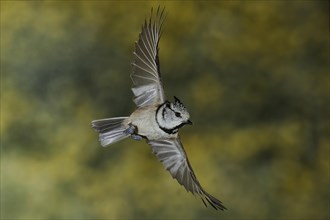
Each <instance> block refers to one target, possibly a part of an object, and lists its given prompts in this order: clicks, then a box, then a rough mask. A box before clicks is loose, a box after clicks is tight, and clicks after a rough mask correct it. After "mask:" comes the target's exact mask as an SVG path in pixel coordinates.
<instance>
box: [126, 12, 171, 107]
mask: <svg viewBox="0 0 330 220" xmlns="http://www.w3.org/2000/svg"><path fill="white" fill-rule="evenodd" d="M165 18H166V16H165V15H164V9H163V10H161V11H160V8H159V7H158V9H157V12H156V15H155V16H154V15H153V13H152V11H151V16H150V20H149V22H148V23H147V20H145V22H144V25H143V26H142V32H141V33H140V34H139V40H138V41H137V42H136V43H135V51H134V52H133V54H134V56H135V59H134V62H133V63H132V65H133V73H132V74H131V79H132V81H133V85H134V86H133V88H132V92H133V94H134V99H133V100H134V102H135V104H136V105H137V106H138V107H143V106H148V105H156V104H161V103H163V102H164V101H165V95H164V90H163V86H162V82H161V79H160V69H159V55H158V52H159V48H158V43H159V39H160V36H161V32H162V25H163V22H164V20H165Z"/></svg>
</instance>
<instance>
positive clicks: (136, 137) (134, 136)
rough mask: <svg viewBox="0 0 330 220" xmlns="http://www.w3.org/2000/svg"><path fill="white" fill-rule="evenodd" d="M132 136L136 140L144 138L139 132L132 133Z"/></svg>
mask: <svg viewBox="0 0 330 220" xmlns="http://www.w3.org/2000/svg"><path fill="white" fill-rule="evenodd" d="M131 138H132V139H133V140H136V141H141V140H142V139H143V137H142V136H140V135H138V134H132V135H131Z"/></svg>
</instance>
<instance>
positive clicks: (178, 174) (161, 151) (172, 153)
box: [148, 138, 226, 210]
mask: <svg viewBox="0 0 330 220" xmlns="http://www.w3.org/2000/svg"><path fill="white" fill-rule="evenodd" d="M148 143H149V144H150V145H151V147H152V151H153V153H154V154H155V155H156V156H157V158H158V159H159V160H160V162H162V163H163V165H164V167H165V169H166V170H168V171H169V172H170V174H171V175H172V177H173V178H175V179H176V180H177V181H178V182H179V183H180V185H183V186H184V187H185V188H186V190H187V191H189V192H191V193H193V194H194V195H195V194H198V195H199V196H200V197H201V199H202V201H203V203H204V205H205V206H206V203H205V200H206V201H207V202H208V203H209V204H210V205H211V206H212V207H213V208H215V209H220V210H224V209H226V208H225V207H224V206H223V205H222V203H221V201H219V200H218V199H217V198H215V197H213V196H212V195H210V194H208V193H207V192H206V191H205V190H204V189H203V188H202V186H201V185H200V183H199V182H198V180H197V178H196V176H195V173H194V171H193V169H192V167H191V165H190V163H189V160H188V158H187V155H186V152H185V150H184V148H183V146H182V144H181V141H180V139H179V138H176V139H164V140H156V141H155V140H152V141H149V142H148Z"/></svg>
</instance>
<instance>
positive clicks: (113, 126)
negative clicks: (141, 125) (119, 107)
mask: <svg viewBox="0 0 330 220" xmlns="http://www.w3.org/2000/svg"><path fill="white" fill-rule="evenodd" d="M127 118H128V117H118V118H106V119H100V120H94V121H92V127H93V128H94V129H95V130H96V131H97V132H99V133H100V135H99V141H100V142H101V145H102V146H103V147H106V146H107V145H109V144H113V143H115V142H117V141H120V140H122V139H125V138H127V137H128V136H130V134H128V133H126V132H125V131H126V129H127V128H128V125H127V124H126V123H124V120H125V119H127Z"/></svg>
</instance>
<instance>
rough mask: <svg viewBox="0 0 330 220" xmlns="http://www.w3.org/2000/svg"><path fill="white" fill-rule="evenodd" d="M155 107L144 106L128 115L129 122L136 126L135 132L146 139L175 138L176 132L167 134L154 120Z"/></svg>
mask: <svg viewBox="0 0 330 220" xmlns="http://www.w3.org/2000/svg"><path fill="white" fill-rule="evenodd" d="M156 110H157V107H145V108H139V109H137V110H135V111H134V112H133V113H132V114H131V116H130V122H131V123H132V125H134V126H135V127H137V133H138V134H139V135H142V136H144V137H146V138H147V139H148V140H158V139H164V138H175V137H176V136H177V134H175V135H173V134H171V135H169V134H167V133H165V132H164V131H163V130H161V129H160V128H159V126H158V124H157V122H156V117H155V115H156Z"/></svg>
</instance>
